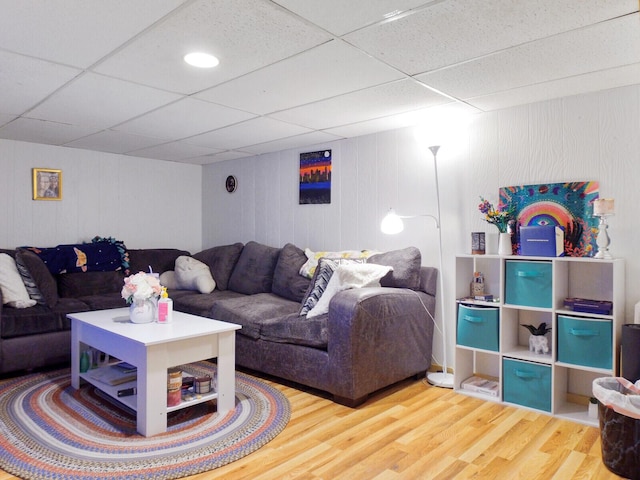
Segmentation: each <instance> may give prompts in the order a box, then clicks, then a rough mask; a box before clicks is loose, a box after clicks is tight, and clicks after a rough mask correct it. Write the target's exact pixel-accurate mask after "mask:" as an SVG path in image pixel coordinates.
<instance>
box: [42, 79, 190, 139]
mask: <svg viewBox="0 0 640 480" xmlns="http://www.w3.org/2000/svg"><path fill="white" fill-rule="evenodd" d="M180 98H181V96H180V95H178V94H175V93H169V92H164V91H162V90H157V89H155V88H149V87H144V86H142V85H136V84H134V83H129V82H125V81H123V80H117V79H114V78H109V77H104V76H102V75H96V74H94V73H88V74H85V75H83V76H81V77H79V78H78V79H76V80H74V81H73V82H71V83H69V84H68V85H66V86H65V87H64V88H63V89H61V90H60V91H59V92H57V93H56V94H55V95H54V96H52V97H51V98H48V99H47V100H45V101H44V102H42V103H41V104H40V105H38V106H37V107H36V108H34V109H33V110H32V111H31V112H29V116H30V117H32V118H39V119H42V120H52V121H55V122H61V123H70V124H75V125H88V126H92V127H96V128H108V127H111V126H113V125H116V124H118V123H121V122H124V121H125V120H129V119H130V118H134V117H137V116H139V115H142V114H143V113H146V112H148V111H150V110H154V109H156V108H158V107H161V106H163V105H166V104H168V103H170V102H174V101H176V100H178V99H180Z"/></svg>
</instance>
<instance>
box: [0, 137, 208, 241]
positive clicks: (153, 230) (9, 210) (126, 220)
mask: <svg viewBox="0 0 640 480" xmlns="http://www.w3.org/2000/svg"><path fill="white" fill-rule="evenodd" d="M34 167H37V168H53V169H60V170H62V175H63V182H62V195H63V198H62V200H61V201H34V200H32V189H31V178H32V174H31V169H32V168H34ZM201 172H202V167H201V166H199V165H183V164H179V163H173V162H165V161H158V160H149V159H145V158H135V157H127V156H124V155H113V154H108V153H100V152H91V151H87V150H78V149H73V148H63V147H55V146H49V145H39V144H34V143H26V142H15V141H10V140H0V211H1V212H2V215H1V219H2V220H1V221H0V248H15V247H18V246H22V245H32V246H38V247H52V246H55V245H59V244H65V243H77V242H83V241H90V240H91V238H93V237H94V236H96V235H99V236H104V237H115V238H117V239H118V240H122V241H124V242H125V244H126V245H127V247H128V248H151V247H175V248H182V249H185V250H189V251H191V252H194V253H195V252H197V251H199V250H200V249H201V246H202V244H201V241H202V214H201V205H202V179H201Z"/></svg>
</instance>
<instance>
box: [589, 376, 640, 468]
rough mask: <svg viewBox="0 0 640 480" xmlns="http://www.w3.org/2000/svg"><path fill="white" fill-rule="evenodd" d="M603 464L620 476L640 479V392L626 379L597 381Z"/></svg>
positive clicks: (596, 393)
mask: <svg viewBox="0 0 640 480" xmlns="http://www.w3.org/2000/svg"><path fill="white" fill-rule="evenodd" d="M593 396H594V397H596V398H597V399H598V414H599V418H600V443H601V444H602V461H603V463H604V464H605V466H606V467H607V468H608V469H609V470H611V471H612V472H613V473H615V474H616V475H620V476H622V477H625V478H630V479H640V388H637V387H636V386H635V385H634V384H633V383H631V382H629V381H628V380H626V379H624V378H622V377H604V378H596V379H595V380H594V381H593Z"/></svg>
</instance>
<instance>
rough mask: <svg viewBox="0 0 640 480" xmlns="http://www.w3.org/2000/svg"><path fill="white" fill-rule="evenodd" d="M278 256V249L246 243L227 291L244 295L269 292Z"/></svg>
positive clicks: (255, 243)
mask: <svg viewBox="0 0 640 480" xmlns="http://www.w3.org/2000/svg"><path fill="white" fill-rule="evenodd" d="M279 255H280V249H279V248H275V247H268V246H267V245H262V244H260V243H257V242H249V243H247V244H246V245H245V246H244V248H243V249H242V253H241V254H240V258H239V259H238V263H237V264H236V266H235V268H234V269H233V272H232V273H231V278H229V289H231V290H233V291H234V292H238V293H244V294H245V295H254V294H256V293H269V292H271V284H272V283H273V272H274V271H275V269H276V263H277V262H278V256H279ZM214 278H215V277H214Z"/></svg>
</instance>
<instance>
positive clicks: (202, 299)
mask: <svg viewBox="0 0 640 480" xmlns="http://www.w3.org/2000/svg"><path fill="white" fill-rule="evenodd" d="M169 297H170V298H171V299H172V300H173V309H174V310H176V311H178V312H184V313H190V314H191V315H199V316H201V317H207V318H215V317H213V316H212V314H211V308H212V307H213V304H214V303H216V302H217V301H219V300H224V299H227V298H238V297H245V295H242V294H241V293H237V292H233V291H231V290H214V291H213V292H211V293H196V292H193V291H192V290H172V291H171V292H169Z"/></svg>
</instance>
